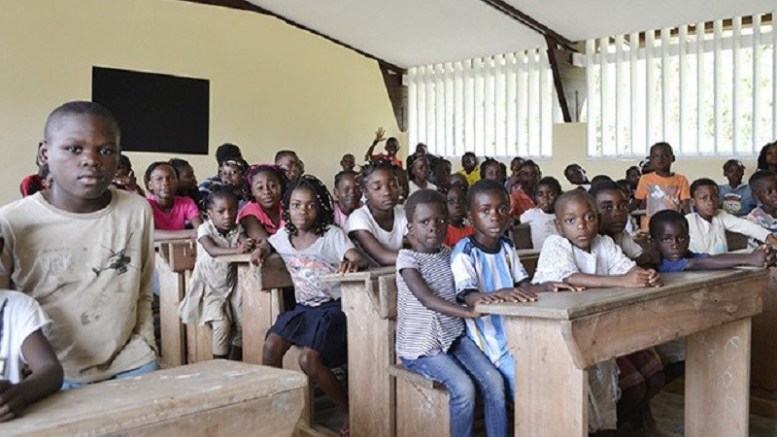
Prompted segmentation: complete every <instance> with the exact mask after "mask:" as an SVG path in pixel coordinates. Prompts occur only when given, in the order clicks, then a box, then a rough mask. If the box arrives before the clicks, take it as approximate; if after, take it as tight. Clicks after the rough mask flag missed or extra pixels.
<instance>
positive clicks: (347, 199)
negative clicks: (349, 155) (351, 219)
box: [334, 170, 362, 229]
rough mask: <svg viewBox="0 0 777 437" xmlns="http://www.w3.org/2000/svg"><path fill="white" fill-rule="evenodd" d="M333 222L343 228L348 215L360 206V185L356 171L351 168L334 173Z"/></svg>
mask: <svg viewBox="0 0 777 437" xmlns="http://www.w3.org/2000/svg"><path fill="white" fill-rule="evenodd" d="M334 195H335V207H334V215H335V224H336V225H337V226H340V228H342V229H344V228H345V222H346V221H347V220H348V216H350V215H351V213H352V212H354V211H355V210H356V208H358V207H359V206H361V201H362V187H361V183H360V181H359V175H358V173H356V172H354V171H353V170H343V171H341V172H339V173H337V174H336V175H335V185H334Z"/></svg>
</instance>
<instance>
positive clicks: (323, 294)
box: [251, 175, 367, 431]
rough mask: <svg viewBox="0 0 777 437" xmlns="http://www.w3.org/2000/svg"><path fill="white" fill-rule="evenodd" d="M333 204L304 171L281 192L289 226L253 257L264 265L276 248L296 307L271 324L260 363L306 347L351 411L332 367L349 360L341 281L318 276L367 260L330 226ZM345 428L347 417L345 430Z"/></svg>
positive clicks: (305, 361) (319, 377)
mask: <svg viewBox="0 0 777 437" xmlns="http://www.w3.org/2000/svg"><path fill="white" fill-rule="evenodd" d="M332 204H333V202H332V198H331V196H330V195H329V192H328V191H327V189H326V187H325V186H324V184H323V183H322V182H321V181H319V180H318V179H316V177H314V176H310V175H305V176H302V177H301V178H300V179H299V180H298V181H296V182H294V183H292V184H291V185H290V186H289V188H288V190H287V191H286V193H285V194H284V196H283V216H284V221H285V227H284V228H281V229H279V230H278V232H277V233H275V234H274V235H272V236H271V237H270V238H269V239H268V240H267V241H266V242H262V243H261V244H260V245H259V248H258V249H257V250H255V251H254V252H253V254H252V255H251V258H252V262H253V263H255V264H259V265H261V263H262V262H263V261H264V260H265V259H266V257H267V256H268V255H269V254H270V253H271V251H273V250H274V251H276V252H278V254H280V256H281V257H282V258H283V262H284V263H285V264H286V268H287V269H288V270H289V273H290V274H291V279H292V282H293V283H294V295H295V298H296V301H297V305H296V306H295V307H294V309H293V310H291V311H286V312H284V313H282V314H280V315H279V316H278V319H277V320H276V322H275V324H274V325H273V326H272V328H270V331H269V333H268V334H267V339H266V340H265V343H264V351H263V354H262V363H263V364H265V365H270V366H275V367H281V364H282V362H283V355H284V354H286V351H288V350H289V348H290V347H291V346H292V345H298V346H302V347H303V351H302V354H301V355H300V358H299V365H300V368H301V369H302V371H303V372H305V374H307V375H308V376H309V377H310V378H311V379H312V381H313V382H314V383H316V384H318V385H319V386H320V387H321V389H322V390H324V392H325V393H326V394H328V395H329V396H330V397H331V398H332V400H334V402H335V404H337V406H338V407H340V408H341V409H342V411H343V412H344V413H345V414H348V395H347V393H346V391H345V390H344V389H343V387H342V386H341V385H340V383H339V382H338V381H337V378H336V377H335V375H334V374H333V373H332V371H331V370H330V369H331V368H333V367H337V366H339V365H342V364H344V363H345V362H346V329H345V323H346V320H345V314H344V313H343V312H342V311H341V307H340V285H339V284H335V283H325V282H322V281H321V280H320V279H319V278H320V277H321V275H323V274H327V273H335V272H338V273H344V272H353V271H356V270H358V269H361V268H365V267H366V266H367V263H366V262H365V260H364V259H363V258H362V257H361V256H360V255H359V252H358V251H357V250H356V248H355V247H354V245H353V243H351V241H350V240H349V239H348V236H346V235H345V232H343V230H341V229H340V228H338V227H337V226H332V221H333V219H334V217H333V214H332ZM354 352H355V353H358V352H360V351H354ZM347 429H348V425H347V421H346V424H345V425H344V426H343V430H341V431H347Z"/></svg>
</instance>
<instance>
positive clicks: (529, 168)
mask: <svg viewBox="0 0 777 437" xmlns="http://www.w3.org/2000/svg"><path fill="white" fill-rule="evenodd" d="M541 177H542V171H541V170H540V166H539V165H537V163H535V162H534V161H532V160H531V159H530V160H528V161H524V162H523V164H521V165H520V167H518V183H519V184H520V188H518V189H515V190H513V191H512V192H511V193H510V215H512V216H513V217H515V218H519V217H520V216H521V214H523V213H524V212H526V211H528V210H530V209H532V208H536V207H537V205H536V204H535V203H534V199H533V198H532V196H533V195H534V187H535V185H537V181H538V180H539V179H540V178H541Z"/></svg>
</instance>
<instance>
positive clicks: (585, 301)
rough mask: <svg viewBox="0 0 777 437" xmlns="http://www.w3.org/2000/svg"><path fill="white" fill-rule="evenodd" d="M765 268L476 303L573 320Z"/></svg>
mask: <svg viewBox="0 0 777 437" xmlns="http://www.w3.org/2000/svg"><path fill="white" fill-rule="evenodd" d="M768 277H769V270H767V269H731V270H720V271H707V272H682V273H665V274H662V275H661V278H662V279H663V282H664V285H663V286H662V287H656V288H606V289H604V288H598V289H588V290H585V291H582V292H577V293H573V292H560V293H553V292H547V293H541V294H540V298H539V300H538V301H537V302H532V303H498V304H479V305H477V306H476V308H477V309H478V310H479V311H481V312H483V313H490V314H502V315H506V316H518V317H527V318H542V319H559V320H572V319H576V318H579V317H584V316H588V315H591V314H595V313H601V312H604V311H608V310H612V309H616V308H620V307H624V306H628V305H632V304H638V303H641V302H646V301H650V300H653V299H658V298H662V297H665V296H670V295H673V294H679V293H686V292H691V291H694V290H696V289H699V288H701V287H706V286H710V285H715V286H725V285H730V286H731V287H732V288H735V287H737V286H738V284H739V283H740V282H742V281H745V280H764V281H766V280H768Z"/></svg>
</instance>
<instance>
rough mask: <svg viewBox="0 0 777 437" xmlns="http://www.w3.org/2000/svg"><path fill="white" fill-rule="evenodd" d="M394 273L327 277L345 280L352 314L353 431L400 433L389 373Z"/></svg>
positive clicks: (350, 396)
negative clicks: (397, 430) (397, 427)
mask: <svg viewBox="0 0 777 437" xmlns="http://www.w3.org/2000/svg"><path fill="white" fill-rule="evenodd" d="M395 272H396V269H395V268H394V267H381V268H377V269H373V270H368V271H364V272H356V273H348V274H345V275H339V274H331V275H326V276H323V277H322V279H323V280H325V281H337V282H340V283H341V293H342V307H343V312H345V315H346V317H348V402H349V405H350V409H349V420H350V426H351V435H354V436H393V435H396V421H395V418H396V414H395V408H396V405H395V398H396V389H395V387H396V384H395V381H394V379H393V378H392V377H391V376H390V375H389V373H388V368H389V366H393V365H394V364H395V363H396V354H395V352H394V337H395V334H396V327H395V325H396V321H395V319H396V312H397V294H396V283H395V278H396V276H395ZM430 420H434V419H432V418H430Z"/></svg>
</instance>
